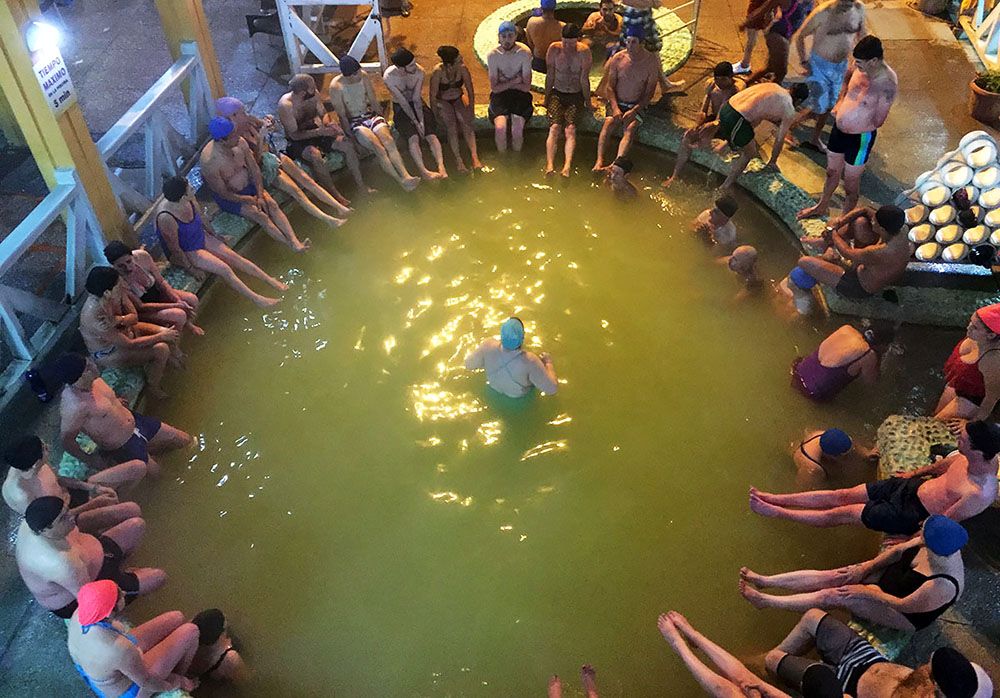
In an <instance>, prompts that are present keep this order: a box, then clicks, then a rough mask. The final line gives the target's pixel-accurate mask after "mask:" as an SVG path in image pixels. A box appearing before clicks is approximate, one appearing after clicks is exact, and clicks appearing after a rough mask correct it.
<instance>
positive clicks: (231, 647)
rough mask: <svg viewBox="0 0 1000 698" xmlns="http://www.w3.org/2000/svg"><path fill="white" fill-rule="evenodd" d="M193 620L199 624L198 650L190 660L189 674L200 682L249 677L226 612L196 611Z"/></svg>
mask: <svg viewBox="0 0 1000 698" xmlns="http://www.w3.org/2000/svg"><path fill="white" fill-rule="evenodd" d="M191 622H192V623H194V624H195V625H197V626H198V651H197V652H195V655H194V658H193V659H192V660H191V666H189V667H188V671H187V675H188V676H190V677H191V678H194V679H197V680H198V681H199V682H201V681H206V680H211V681H226V682H229V683H243V682H244V681H246V680H247V678H249V673H250V672H249V669H248V668H247V665H246V664H245V663H244V662H243V657H241V656H240V653H239V650H237V649H236V641H235V640H234V639H233V638H232V637H231V636H230V635H229V626H228V625H227V623H226V616H225V614H223V612H222V611H220V610H219V609H217V608H210V609H208V610H205V611H202V612H201V613H199V614H198V615H196V616H195V617H194V618H192V619H191Z"/></svg>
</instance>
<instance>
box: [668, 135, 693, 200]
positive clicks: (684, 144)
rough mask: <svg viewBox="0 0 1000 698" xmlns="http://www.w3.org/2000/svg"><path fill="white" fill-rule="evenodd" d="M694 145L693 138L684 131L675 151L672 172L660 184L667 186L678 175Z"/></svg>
mask: <svg viewBox="0 0 1000 698" xmlns="http://www.w3.org/2000/svg"><path fill="white" fill-rule="evenodd" d="M694 147H695V142H694V139H693V138H691V137H690V136H689V135H688V134H687V133H685V134H684V137H683V138H681V147H680V149H679V150H678V151H677V162H675V163H674V173H673V174H672V175H670V177H669V178H668V179H665V180H663V183H662V185H661V186H664V187H669V186H670V185H671V184H673V183H674V181H675V180H676V179H677V178H678V177H679V176H680V174H681V172H682V171H683V170H684V166H685V165H687V161H688V160H689V159H690V157H691V151H692V150H694Z"/></svg>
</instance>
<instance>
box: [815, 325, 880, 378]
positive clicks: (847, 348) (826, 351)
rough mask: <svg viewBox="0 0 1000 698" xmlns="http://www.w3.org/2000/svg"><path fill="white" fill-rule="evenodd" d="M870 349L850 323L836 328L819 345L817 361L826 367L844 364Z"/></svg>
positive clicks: (856, 358)
mask: <svg viewBox="0 0 1000 698" xmlns="http://www.w3.org/2000/svg"><path fill="white" fill-rule="evenodd" d="M870 350H871V347H870V346H868V342H866V341H865V338H864V337H862V336H861V333H860V332H858V331H857V330H856V329H854V328H853V327H851V326H850V325H844V326H843V327H840V328H838V329H837V330H836V331H835V332H834V333H833V334H831V335H830V336H829V337H827V338H826V339H824V340H823V342H822V344H820V345H819V362H820V364H822V365H823V366H826V367H827V368H836V367H838V366H846V365H847V364H850V363H853V362H854V361H857V360H858V359H860V358H861V357H862V356H864V355H865V354H867V353H868V352H869V351H870Z"/></svg>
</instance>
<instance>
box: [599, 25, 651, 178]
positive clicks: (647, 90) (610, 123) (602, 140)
mask: <svg viewBox="0 0 1000 698" xmlns="http://www.w3.org/2000/svg"><path fill="white" fill-rule="evenodd" d="M626 31H627V32H630V33H629V36H628V39H627V42H626V45H625V50H624V51H619V52H618V53H616V54H615V55H613V56H612V57H611V58H609V59H608V62H607V63H605V65H604V72H605V82H606V85H607V91H606V95H607V105H608V107H607V116H606V117H605V118H604V124H603V125H602V126H601V134H600V135H599V136H598V137H597V162H595V163H594V172H600V171H601V170H603V169H604V168H605V167H606V165H605V152H606V151H607V145H608V141H609V140H610V138H611V135H612V133H613V132H614V131H615V129H617V128H619V127H621V129H622V140H621V142H620V143H619V144H618V154H617V155H616V157H625V156H627V155H628V151H629V150H630V149H631V148H632V141H633V139H634V138H635V134H636V131H638V130H639V127H640V126H641V125H642V112H643V110H644V109H645V108H646V107H647V106H648V105H649V102H650V101H651V100H652V99H653V94H654V93H655V92H656V82H657V80H658V76H659V74H660V62H659V59H658V58H657V57H656V56H655V55H654V54H652V53H650V52H649V51H647V50H646V49H644V48H643V47H642V38H641V37H642V28H641V27H639V26H637V25H632V26H631V27H629V28H627V29H626Z"/></svg>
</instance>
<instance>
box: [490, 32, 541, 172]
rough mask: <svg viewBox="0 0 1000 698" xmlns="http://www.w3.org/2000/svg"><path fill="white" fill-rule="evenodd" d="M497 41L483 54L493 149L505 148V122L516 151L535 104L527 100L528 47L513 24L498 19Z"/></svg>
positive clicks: (529, 63)
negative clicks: (487, 77)
mask: <svg viewBox="0 0 1000 698" xmlns="http://www.w3.org/2000/svg"><path fill="white" fill-rule="evenodd" d="M497 35H498V36H499V42H498V44H497V45H496V46H495V47H493V48H492V49H491V50H490V52H489V53H488V54H486V70H487V72H488V73H489V76H490V107H489V118H490V121H492V122H493V139H494V141H495V142H496V144H497V150H499V151H500V152H501V153H505V152H507V126H508V125H509V126H510V148H511V149H512V150H514V151H515V152H520V150H521V146H522V145H524V123H525V122H526V121H527V120H528V119H530V118H531V115H532V113H534V111H535V107H534V105H533V104H532V102H531V50H530V49H529V48H528V47H527V46H525V45H524V44H522V43H520V42H518V40H517V26H516V25H515V24H514V23H513V22H510V21H507V22H502V23H501V24H500V27H499V28H498V29H497Z"/></svg>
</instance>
